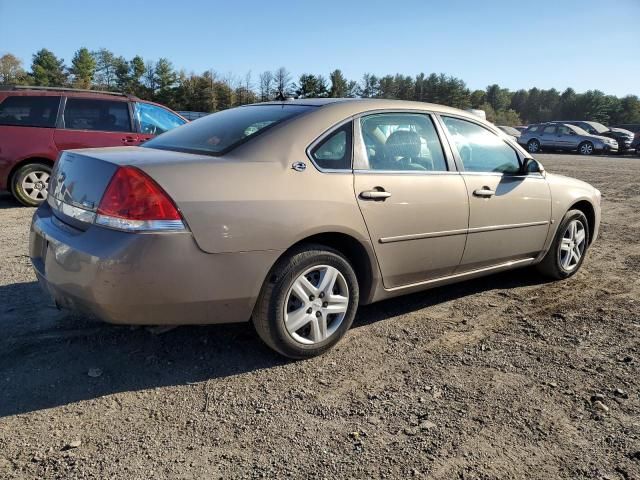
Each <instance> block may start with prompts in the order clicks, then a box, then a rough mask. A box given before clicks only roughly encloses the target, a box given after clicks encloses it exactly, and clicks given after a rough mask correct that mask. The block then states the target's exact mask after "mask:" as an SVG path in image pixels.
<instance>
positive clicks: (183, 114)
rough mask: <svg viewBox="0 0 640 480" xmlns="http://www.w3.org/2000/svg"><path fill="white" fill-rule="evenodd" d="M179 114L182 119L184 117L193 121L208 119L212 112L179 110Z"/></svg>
mask: <svg viewBox="0 0 640 480" xmlns="http://www.w3.org/2000/svg"><path fill="white" fill-rule="evenodd" d="M177 113H179V114H180V116H181V117H184V118H186V119H187V120H189V121H191V120H197V119H199V118H202V117H206V116H207V115H209V113H211V112H193V111H191V110H178V112H177Z"/></svg>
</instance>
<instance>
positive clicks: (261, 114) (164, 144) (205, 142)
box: [143, 104, 316, 155]
mask: <svg viewBox="0 0 640 480" xmlns="http://www.w3.org/2000/svg"><path fill="white" fill-rule="evenodd" d="M313 108H316V107H311V106H308V105H277V104H269V105H250V106H246V107H237V108H231V109H229V110H223V111H221V112H217V113H213V114H211V115H207V116H206V117H202V118H199V119H198V120H194V121H193V122H190V123H187V124H185V125H183V126H182V127H180V128H176V129H174V130H170V131H168V132H166V133H164V134H162V135H160V136H159V137H156V138H154V139H153V140H150V141H149V142H147V143H145V144H144V145H143V146H144V147H146V148H157V149H160V150H173V151H177V152H187V153H202V154H205V155H223V154H225V153H227V152H229V151H231V150H233V149H234V148H235V147H237V146H238V145H240V144H241V143H244V142H246V141H249V140H251V139H252V138H254V137H256V136H258V135H260V134H262V133H263V132H265V131H267V130H268V129H270V128H272V127H274V126H275V125H277V124H279V123H282V122H284V121H286V120H289V119H291V118H293V117H297V116H298V115H301V114H303V113H305V112H307V111H309V110H310V109H313Z"/></svg>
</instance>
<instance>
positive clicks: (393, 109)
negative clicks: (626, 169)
mask: <svg viewBox="0 0 640 480" xmlns="http://www.w3.org/2000/svg"><path fill="white" fill-rule="evenodd" d="M96 172H101V174H100V175H96ZM354 189H355V191H354ZM599 223H600V192H599V191H598V190H596V189H595V188H594V187H592V186H591V185H588V184H586V183H584V182H581V181H579V180H575V179H571V178H567V177H564V176H559V175H553V174H548V173H546V172H545V171H544V169H543V168H542V165H541V164H539V163H538V162H537V161H536V160H534V159H533V158H531V156H530V155H529V154H528V153H527V152H525V151H524V150H522V149H521V148H520V147H518V145H517V143H515V142H514V141H512V140H511V139H509V138H508V137H506V136H505V135H504V134H502V133H500V131H499V130H498V129H497V128H496V127H495V126H494V125H492V124H490V123H488V122H486V121H484V120H482V119H480V118H478V117H476V116H474V115H473V114H469V113H465V112H463V111H462V110H458V109H454V108H450V107H444V106H439V105H431V104H425V103H418V102H403V101H394V100H373V99H311V100H298V101H285V102H267V103H262V104H256V105H248V106H243V107H238V108H234V109H229V110H225V111H222V112H219V113H214V114H211V115H209V116H207V117H205V118H203V119H200V120H196V121H195V122H191V123H189V124H187V125H185V126H183V127H180V128H177V129H175V130H173V131H171V132H167V133H166V134H164V135H161V136H159V137H158V138H156V139H154V140H151V141H150V142H148V143H147V144H145V145H143V146H142V147H140V148H130V147H121V148H103V149H86V150H75V151H73V152H64V153H63V154H62V156H61V157H60V160H59V161H58V163H57V165H56V168H55V170H54V172H53V176H52V180H51V186H50V195H49V198H48V201H47V202H46V203H44V204H43V205H41V206H40V208H39V209H38V210H37V211H36V213H35V215H34V217H33V221H32V225H31V236H30V250H29V251H30V257H31V261H32V263H33V266H34V269H35V271H36V274H37V276H38V278H39V280H40V283H41V285H43V286H44V287H45V288H46V290H47V291H48V292H49V293H50V294H51V295H52V296H53V298H54V299H55V302H56V304H57V305H59V306H61V307H64V308H70V309H75V310H81V311H89V312H92V313H93V314H95V315H97V316H98V317H99V318H102V319H103V320H107V321H110V322H114V323H125V324H127V323H129V324H131V323H133V324H156V325H157V324H171V325H175V324H181V323H182V324H185V323H191V324H208V323H232V322H246V321H249V319H250V318H251V319H252V321H253V325H254V327H255V329H256V330H257V332H258V334H259V335H260V337H261V338H262V339H263V340H264V341H265V343H266V344H267V345H269V346H270V347H271V348H273V349H275V350H276V351H278V352H280V353H281V354H283V355H286V356H288V357H292V358H306V357H311V356H314V355H319V354H321V353H323V352H325V351H326V350H328V349H329V348H331V347H332V346H333V345H335V344H336V342H338V341H339V340H340V338H341V337H342V336H343V335H344V334H345V332H346V331H347V330H348V329H349V327H350V326H351V323H352V321H353V318H354V316H355V313H356V310H357V308H358V306H359V305H364V304H369V303H373V302H376V301H379V300H383V299H386V298H390V297H394V296H398V295H402V294H406V293H411V292H416V291H421V290H425V289H428V288H432V287H435V286H439V285H446V284H449V283H452V282H455V281H462V280H466V279H469V278H474V277H478V276H482V275H487V274H489V273H492V272H499V271H503V270H508V269H512V268H516V267H524V266H527V265H536V266H537V268H539V269H540V271H541V272H543V273H544V274H545V275H548V276H550V277H551V278H555V279H564V278H567V277H570V276H571V275H573V274H575V273H576V272H577V271H578V269H579V268H580V266H581V265H582V262H583V260H584V258H585V255H586V253H587V251H588V248H589V245H590V244H591V243H592V242H593V241H594V240H595V239H596V237H597V235H598V225H599ZM176 253H178V254H176ZM247 354H248V355H250V352H247Z"/></svg>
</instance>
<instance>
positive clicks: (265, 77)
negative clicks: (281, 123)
mask: <svg viewBox="0 0 640 480" xmlns="http://www.w3.org/2000/svg"><path fill="white" fill-rule="evenodd" d="M259 82H260V86H259V88H260V101H261V102H267V101H269V100H271V92H272V91H273V73H271V72H270V71H268V70H267V71H266V72H262V73H261V74H260V80H259Z"/></svg>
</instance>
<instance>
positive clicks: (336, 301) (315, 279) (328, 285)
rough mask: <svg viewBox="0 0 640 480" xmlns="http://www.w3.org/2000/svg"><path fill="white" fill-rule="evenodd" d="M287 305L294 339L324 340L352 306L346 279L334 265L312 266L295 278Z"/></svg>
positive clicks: (287, 321)
mask: <svg viewBox="0 0 640 480" xmlns="http://www.w3.org/2000/svg"><path fill="white" fill-rule="evenodd" d="M284 305H285V306H284V308H285V311H284V323H285V328H286V330H287V332H288V333H289V335H291V337H292V338H293V339H294V340H295V341H297V342H299V343H302V344H305V345H314V344H317V343H320V342H323V341H325V340H326V339H328V338H329V337H331V335H333V334H334V333H335V332H336V330H337V329H338V328H339V327H340V325H341V324H342V321H343V320H344V318H345V316H346V314H347V310H348V309H349V288H348V286H347V281H346V280H345V278H344V276H343V275H342V273H340V271H339V270H338V269H337V268H335V267H331V266H329V265H319V266H314V267H311V268H309V269H307V270H305V271H304V272H303V273H302V274H300V275H299V276H298V277H297V278H296V279H295V281H294V282H293V284H292V285H291V288H289V291H288V292H287V296H286V299H285V304H284Z"/></svg>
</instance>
